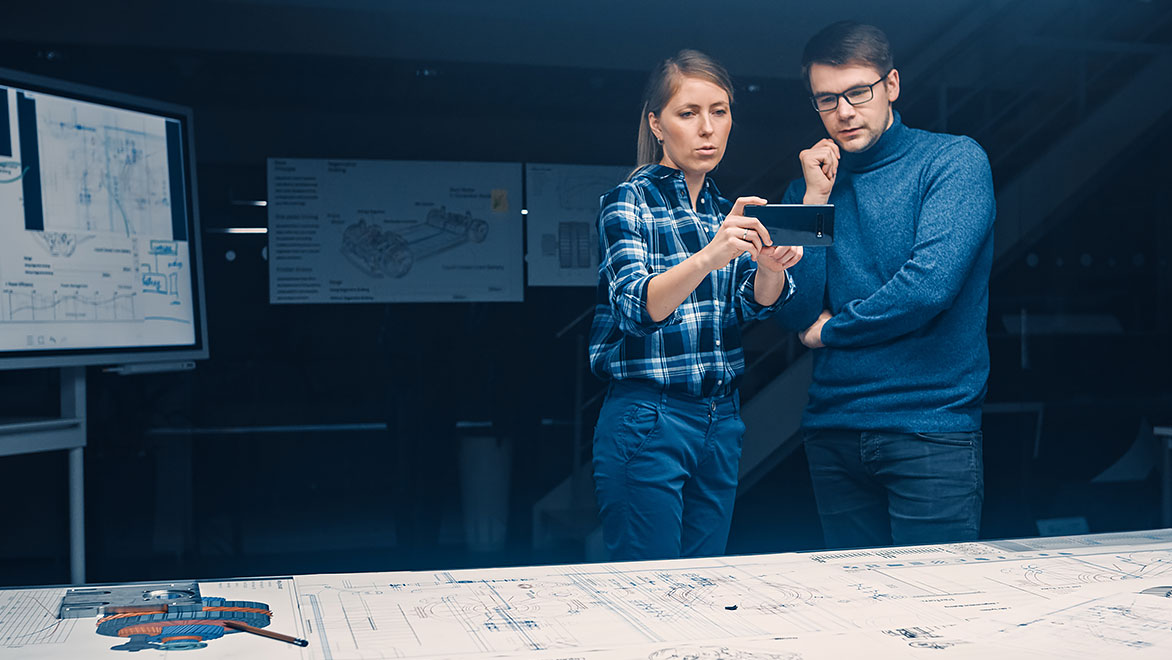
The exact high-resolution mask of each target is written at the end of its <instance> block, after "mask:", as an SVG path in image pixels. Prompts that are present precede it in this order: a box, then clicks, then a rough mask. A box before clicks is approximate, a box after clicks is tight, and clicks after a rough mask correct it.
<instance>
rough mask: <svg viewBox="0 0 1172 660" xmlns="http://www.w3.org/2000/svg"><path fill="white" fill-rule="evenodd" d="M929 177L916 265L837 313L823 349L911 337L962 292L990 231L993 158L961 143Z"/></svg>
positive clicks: (918, 232) (914, 255) (942, 157)
mask: <svg viewBox="0 0 1172 660" xmlns="http://www.w3.org/2000/svg"><path fill="white" fill-rule="evenodd" d="M927 177H928V180H927V183H926V188H925V194H924V200H923V203H922V205H921V207H920V217H919V220H918V222H917V225H916V235H915V245H914V247H913V249H912V255H911V258H910V259H908V261H907V263H905V264H904V265H903V266H902V267H901V268H900V269H899V271H897V272H896V273H895V276H894V277H892V278H891V280H890V281H888V282H887V283H886V284H884V285H883V286H882V287H880V288H879V290H878V291H876V292H875V293H873V294H871V295H870V296H869V297H867V298H865V299H859V300H853V301H851V302H849V303H847V304H846V305H844V306H843V307H842V309H840V310H835V315H834V316H833V317H832V318H831V319H830V320H829V321H827V322H826V325H824V326H823V327H822V343H824V344H825V345H827V346H830V347H842V348H845V347H857V346H870V345H874V344H879V343H882V342H885V341H889V340H891V339H894V338H896V337H899V336H902V335H905V334H907V333H909V332H913V331H915V330H917V329H919V328H921V327H923V326H924V325H926V324H927V323H928V322H929V321H931V320H932V319H933V318H935V317H936V315H938V314H939V313H940V312H942V311H944V310H946V309H948V308H949V307H950V306H951V305H952V302H953V300H955V298H956V296H957V294H958V293H959V292H960V290H961V288H962V287H963V285H964V283H965V280H966V279H967V278H968V276H969V273H970V272H971V271H972V269H973V265H974V263H976V260H977V258H978V256H979V255H980V253H981V250H982V247H983V246H984V245H985V243H986V242H987V241H989V240H991V235H992V231H993V218H994V216H995V213H996V209H995V202H994V198H993V176H992V173H991V171H990V168H989V159H988V158H987V157H986V156H985V152H984V151H983V150H982V149H981V148H980V146H978V145H977V143H976V142H974V141H973V140H971V139H968V138H965V139H962V140H958V141H957V142H956V143H955V144H953V145H950V146H949V147H947V148H945V149H944V150H942V152H941V154H940V155H939V156H938V157H937V161H936V162H935V163H934V164H933V165H932V167H931V171H930V173H929V174H928V175H927ZM799 284H801V282H800V281H799Z"/></svg>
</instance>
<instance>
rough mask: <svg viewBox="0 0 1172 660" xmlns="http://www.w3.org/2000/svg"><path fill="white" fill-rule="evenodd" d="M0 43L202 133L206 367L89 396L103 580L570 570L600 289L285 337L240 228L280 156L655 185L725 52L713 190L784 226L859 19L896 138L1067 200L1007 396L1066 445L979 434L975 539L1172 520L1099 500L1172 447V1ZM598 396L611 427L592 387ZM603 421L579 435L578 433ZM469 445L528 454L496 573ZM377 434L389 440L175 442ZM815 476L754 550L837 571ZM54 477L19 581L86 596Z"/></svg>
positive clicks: (426, 6)
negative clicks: (470, 477) (804, 60)
mask: <svg viewBox="0 0 1172 660" xmlns="http://www.w3.org/2000/svg"><path fill="white" fill-rule="evenodd" d="M4 13H5V17H4V20H3V22H0V66H2V67H5V68H11V69H17V70H23V71H28V72H32V73H38V74H42V75H47V76H52V77H56V78H61V79H65V80H70V81H76V82H81V83H85V84H89V85H94V86H99V87H106V88H110V89H114V90H117V91H122V92H129V93H134V94H139V95H143V96H148V97H153V98H159V99H164V100H168V101H173V102H177V103H181V104H185V105H189V106H191V107H193V108H194V111H195V116H196V133H197V138H196V139H197V145H196V146H197V154H198V156H199V167H198V177H199V186H200V189H199V193H200V206H201V212H202V218H201V220H202V223H203V226H204V228H205V231H206V232H207V233H205V235H204V263H205V273H206V278H207V281H206V290H207V300H208V312H207V313H208V320H209V331H210V345H211V351H212V358H211V359H210V360H208V361H206V362H203V363H201V364H200V365H199V367H198V368H197V369H196V370H195V371H194V372H186V373H181V374H159V375H148V376H136V377H119V376H112V375H108V374H104V373H102V372H101V371H100V370H98V369H93V368H91V369H90V370H89V372H88V376H89V398H88V409H89V416H90V419H89V446H88V447H87V450H86V471H87V483H86V499H87V514H86V517H87V532H88V535H89V545H88V561H89V578H90V580H91V581H107V580H129V579H153V578H174V577H180V576H181V577H202V576H226V575H247V574H275V573H286V572H321V571H334V570H376V569H384V570H385V569H395V568H422V567H433V566H469V565H491V564H501V563H540V562H551V561H578V560H581V559H582V558H583V557H584V556H585V555H584V550H583V543H582V540H581V538H580V535H579V536H575V533H574V532H573V530H572V529H570V531H567V532H566V533H565V534H564V535H563V536H562V537H559V538H558V539H556V540H555V541H554V542H552V543H543V544H541V546H540V547H539V548H537V549H535V548H534V543H533V538H532V536H533V524H532V521H533V507H534V504H535V503H536V501H537V500H538V499H539V498H540V497H542V496H543V495H545V494H546V493H547V492H548V491H549V490H550V489H551V488H553V487H554V486H556V485H557V484H559V483H561V482H562V481H563V480H564V479H566V478H567V476H568V475H569V474H570V471H571V466H572V465H573V464H575V460H576V459H575V457H574V456H573V450H572V438H573V425H572V424H571V422H572V421H573V420H574V419H575V387H576V383H578V382H579V381H578V377H577V374H578V373H579V371H580V367H581V366H582V365H581V363H582V360H583V357H582V354H581V352H580V349H579V345H578V343H577V342H578V337H579V335H581V334H582V333H583V332H584V331H585V330H586V328H587V327H588V323H589V318H588V316H587V317H586V318H585V319H584V320H581V321H578V322H577V323H576V324H575V323H574V322H575V320H576V319H579V318H581V317H582V314H583V312H586V311H587V310H588V309H589V308H590V306H591V304H592V292H591V291H590V290H588V289H583V288H528V289H526V292H525V302H524V303H508V304H505V303H499V304H487V303H476V304H432V305H426V304H401V305H355V306H336V305H316V306H270V305H269V304H268V282H267V264H266V263H265V261H264V259H263V257H262V248H263V247H264V245H265V238H264V236H263V235H238V234H230V235H229V234H222V233H215V230H216V229H222V228H226V227H250V226H252V227H263V226H265V225H266V217H265V213H264V209H262V208H257V207H253V206H247V205H241V204H239V203H234V202H241V201H246V200H257V199H263V198H264V196H265V159H266V158H267V157H271V156H285V157H345V158H378V159H404V160H411V159H420V160H467V161H516V162H562V163H582V164H624V163H630V162H631V161H632V159H633V153H634V136H635V132H636V129H637V121H638V109H639V105H638V103H639V95H640V92H641V88H642V85H643V82H644V80H645V76H646V72H647V71H648V70H649V69H650V67H651V66H652V65H653V64H654V63H655V61H657V60H658V59H660V58H662V57H665V56H667V55H669V54H671V53H673V52H675V51H676V50H677V49H679V48H681V47H695V48H700V49H702V50H705V51H707V52H709V53H710V54H712V55H714V56H715V57H717V58H718V59H720V60H721V61H723V62H724V63H725V64H726V66H727V67H728V68H729V69H730V71H731V73H732V74H733V76H734V78H735V81H736V84H737V104H736V106H735V110H734V118H735V128H734V130H733V134H732V139H731V142H730V146H729V150H728V156H727V157H726V159H725V161H724V163H722V165H721V167H720V169H719V171H718V172H717V173H716V174H715V176H716V178H717V180H718V181H719V183H720V184H721V187H722V189H723V190H724V191H725V193H726V194H728V195H729V196H735V195H740V194H758V195H762V196H765V197H769V196H773V197H778V196H779V195H780V191H781V190H783V189H784V185H785V183H786V182H787V181H788V180H789V179H791V178H792V177H794V176H797V174H798V168H797V166H796V162H797V161H796V154H797V152H798V151H799V150H800V149H802V148H804V147H806V146H808V145H809V144H812V143H813V142H814V141H816V140H817V139H818V138H819V137H820V136H821V132H820V124H819V122H818V119H817V116H816V115H815V114H814V113H813V111H811V110H810V109H809V106H808V104H807V102H806V100H805V92H804V89H803V86H802V83H801V81H799V80H798V79H797V68H798V58H799V55H800V50H801V47H802V45H803V44H804V42H805V39H806V38H808V36H809V35H811V34H812V33H813V32H814V31H816V30H817V29H818V28H820V27H822V26H823V25H825V24H828V23H830V22H832V21H834V20H838V19H841V18H856V19H860V20H864V21H868V22H873V23H875V24H877V25H879V26H881V27H882V28H884V29H885V30H886V31H887V32H888V34H889V36H890V37H891V40H892V43H893V46H894V50H895V54H896V64H897V66H898V67H899V68H900V70H901V72H902V73H903V84H904V95H905V96H904V98H903V99H901V101H900V102H899V103H898V104H897V108H898V109H900V110H901V112H903V114H904V119H905V121H906V123H908V124H909V125H912V126H917V127H924V128H930V129H934V130H947V131H949V132H957V133H964V134H969V135H972V136H974V137H975V138H976V139H977V140H978V141H979V142H980V143H981V144H982V145H983V146H984V147H985V148H986V150H987V151H988V152H989V155H990V159H991V162H992V163H993V167H994V178H995V182H996V184H997V187H998V191H999V193H1001V192H1003V191H1005V190H1008V189H1010V187H1011V186H1012V185H1014V184H1015V182H1017V185H1018V188H1016V189H1015V190H1019V191H1020V192H1019V194H1023V195H1028V196H1032V197H1037V198H1038V199H1042V200H1045V201H1046V204H1044V205H1043V207H1044V208H1046V209H1047V211H1046V212H1045V214H1044V217H1037V218H1031V219H1030V221H1031V224H1030V228H1029V231H1028V232H1025V233H1024V235H1023V236H1022V238H1021V239H1020V240H1015V241H1014V243H1013V245H1012V249H1007V251H1006V252H1005V253H1004V254H1003V255H1001V256H1000V257H999V259H998V262H997V265H996V266H995V271H994V276H993V280H992V292H991V299H990V314H989V337H990V347H991V351H992V354H993V371H992V376H991V379H990V388H989V400H990V402H992V403H997V404H1023V403H1025V404H1029V405H1028V406H1026V407H1025V409H1027V410H1035V409H1038V408H1039V407H1040V409H1043V410H1044V411H1045V412H1044V423H1043V424H1042V425H1041V426H1039V425H1038V424H1037V420H1036V416H1035V414H1034V413H1031V412H1023V413H999V414H993V415H990V416H989V417H988V419H987V421H986V438H987V440H986V442H987V445H988V446H987V448H986V452H987V480H988V484H987V491H988V501H987V506H986V515H985V521H984V531H983V533H984V535H985V536H987V537H997V536H1002V537H1004V536H1020V535H1031V534H1036V533H1039V531H1040V527H1039V522H1038V521H1043V524H1042V526H1041V528H1042V529H1043V530H1044V529H1048V528H1046V527H1045V523H1046V521H1053V520H1055V519H1070V520H1069V521H1068V525H1073V527H1067V528H1068V529H1073V528H1078V527H1079V526H1080V525H1085V527H1086V529H1088V530H1090V531H1108V530H1115V529H1135V528H1147V527H1154V526H1156V525H1158V524H1159V508H1158V502H1159V482H1158V478H1159V477H1158V474H1157V473H1156V472H1155V471H1154V470H1152V469H1147V470H1144V469H1140V470H1137V472H1136V474H1135V475H1134V476H1133V478H1131V479H1130V480H1128V481H1123V482H1119V483H1111V484H1103V483H1092V482H1091V480H1092V478H1093V477H1095V476H1096V475H1097V474H1099V473H1100V472H1102V471H1103V470H1104V469H1105V468H1107V467H1108V466H1109V465H1111V464H1112V463H1113V462H1115V461H1116V459H1118V458H1119V457H1120V456H1122V455H1123V454H1124V453H1125V452H1126V451H1127V450H1128V448H1129V447H1131V446H1132V444H1133V442H1135V441H1136V440H1137V438H1139V439H1140V441H1141V444H1142V443H1144V442H1148V440H1145V438H1147V437H1148V436H1146V435H1145V429H1146V428H1148V427H1150V426H1151V425H1152V424H1159V423H1164V424H1168V423H1172V403H1170V401H1172V295H1170V293H1172V275H1170V273H1172V270H1170V268H1169V264H1168V260H1169V256H1170V254H1172V230H1170V229H1169V220H1170V215H1172V213H1170V211H1169V208H1170V202H1172V199H1170V196H1172V195H1170V193H1169V192H1168V190H1169V188H1168V185H1167V180H1168V175H1169V174H1172V162H1170V158H1172V157H1170V156H1169V154H1170V153H1172V137H1169V133H1168V131H1167V130H1166V127H1167V126H1168V125H1169V123H1170V120H1172V88H1170V87H1168V86H1167V84H1166V83H1165V84H1163V85H1154V86H1142V85H1139V86H1138V87H1139V88H1138V89H1133V87H1134V86H1137V85H1138V83H1137V82H1136V81H1142V80H1143V79H1144V78H1143V76H1144V75H1145V74H1146V73H1147V72H1150V71H1151V70H1152V68H1153V67H1158V66H1161V63H1162V62H1164V61H1165V60H1166V59H1167V58H1168V57H1169V56H1170V55H1169V54H1170V53H1172V11H1170V7H1169V3H1168V2H1165V1H1162V0H1152V1H1151V2H1140V1H1123V2H1119V1H1115V2H1109V1H1107V0H1083V1H1074V2H1069V1H1065V0H1063V1H1061V2H1059V1H1058V0H1052V1H1043V0H1037V1H1036V2H1026V3H1013V2H1005V1H1000V2H998V1H992V0H988V1H974V0H968V1H963V0H955V1H946V2H939V1H929V0H921V1H913V0H901V1H890V2H866V3H864V2H861V1H855V0H850V1H846V2H839V3H797V2H784V3H782V2H776V3H764V2H750V1H748V0H735V1H730V2H725V3H721V4H720V5H713V4H712V3H706V2H705V3H702V2H694V1H692V0H681V1H679V2H675V3H672V4H671V6H670V8H665V7H664V6H663V5H662V4H661V3H632V2H612V1H610V0H605V1H599V2H589V3H576V4H575V5H574V6H571V5H570V4H569V3H549V2H546V3H538V2H521V1H520V0H514V1H510V2H487V3H486V2H467V1H457V0H448V1H445V2H428V3H405V2H403V3H400V2H375V1H374V0H366V1H360V0H346V1H335V2H326V1H324V0H322V1H314V0H302V1H289V2H278V1H276V0H232V1H221V2H182V3H181V2H175V3H158V2H130V3H121V4H119V8H118V9H113V8H112V7H107V6H102V3H81V2H64V3H37V4H34V3H22V4H21V5H20V6H14V7H8V8H5V10H4ZM1120 97H1122V98H1123V99H1124V100H1126V99H1131V100H1130V101H1126V102H1122V103H1120V102H1119V100H1120ZM1112 101H1115V103H1114V104H1112ZM1103 113H1108V116H1107V117H1106V118H1104V117H1103V116H1102V115H1103ZM1099 126H1106V127H1107V128H1104V129H1100V128H1098V127H1099ZM1124 129H1128V130H1124ZM1064 140H1065V141H1070V140H1075V141H1082V142H1085V144H1086V151H1087V152H1088V153H1093V154H1096V156H1095V157H1094V158H1091V159H1089V161H1087V162H1084V161H1083V160H1077V159H1075V160H1069V161H1066V162H1065V163H1064V164H1063V165H1062V166H1061V167H1058V168H1053V167H1052V168H1051V170H1053V171H1054V172H1056V174H1057V179H1058V181H1059V182H1060V184H1062V182H1065V183H1064V184H1063V185H1055V186H1051V187H1048V188H1040V187H1037V186H1034V187H1030V186H1023V185H1021V182H1023V181H1025V182H1028V181H1030V180H1032V179H1029V177H1030V176H1031V172H1032V171H1033V170H1031V168H1032V167H1033V168H1036V167H1037V166H1038V165H1039V163H1042V164H1045V163H1046V162H1047V161H1046V156H1047V154H1049V153H1052V152H1053V150H1054V149H1055V146H1056V145H1060V144H1063V141H1064ZM1064 186H1065V187H1064ZM600 192H601V191H600ZM999 201H1000V200H999ZM1003 207H1004V204H1003ZM229 251H231V252H233V253H234V254H235V258H234V259H233V260H228V259H227V254H228V252H229ZM1023 315H1025V316H1026V318H1027V319H1032V322H1028V324H1027V327H1032V328H1034V330H1033V331H1030V332H1027V333H1026V334H1025V335H1024V339H1023V334H1022V333H1021V332H1020V323H1021V321H1020V320H1021V318H1022V316H1023ZM1104 318H1106V319H1109V322H1108V323H1107V326H1108V329H1107V330H1103V329H1102V328H1103V327H1104V326H1103V325H1102V324H1101V323H1099V324H1097V323H1096V320H1099V321H1101V320H1102V319H1104ZM777 341H778V342H791V343H792V340H791V339H789V338H782V339H778V340H777ZM786 346H787V348H786V350H785V351H783V353H785V355H784V356H783V357H781V358H778V359H774V360H763V361H762V362H760V364H759V365H758V366H757V367H755V369H756V372H755V373H751V374H750V377H751V379H752V380H753V381H754V382H757V383H760V382H768V380H770V379H772V378H773V377H775V376H776V375H777V374H779V373H781V372H782V371H783V370H784V368H785V367H786V366H787V364H788V362H789V360H790V359H792V358H793V357H794V356H795V355H796V353H797V351H796V349H794V348H793V347H792V346H790V345H789V344H786ZM759 348H761V347H759ZM761 350H762V351H767V350H769V349H766V348H761ZM56 378H57V376H56V374H55V373H54V372H51V371H18V372H0V416H20V417H27V416H35V415H52V414H55V412H56V410H55V400H56V394H55V392H56V387H57V385H56ZM582 383H583V387H584V394H585V395H586V397H587V398H589V397H590V396H593V395H594V394H596V393H597V392H598V390H599V388H600V386H601V385H600V383H598V382H597V381H594V380H593V379H591V378H590V377H589V376H587V377H586V378H585V379H584V380H583V381H582ZM750 394H751V393H750ZM1030 406H1033V407H1030ZM1004 407H1007V408H1012V406H1004ZM596 410H597V406H596V405H595V406H593V407H587V408H586V409H585V410H583V411H582V419H583V421H582V424H581V427H582V429H583V433H584V434H585V437H587V438H588V437H589V433H590V430H591V428H592V425H593V419H592V417H591V416H592V415H594V414H596ZM460 420H490V421H492V422H493V423H494V425H495V426H494V431H493V433H494V434H495V435H497V436H500V437H502V438H504V437H507V438H509V441H510V442H511V443H512V455H511V459H510V468H511V480H510V489H509V500H508V502H509V504H508V508H509V512H510V518H509V527H508V542H507V544H506V546H505V548H504V549H502V550H499V551H495V552H488V553H485V552H475V551H473V550H472V549H470V547H469V545H468V544H467V542H466V539H465V536H464V534H463V531H462V527H461V521H462V510H463V508H464V507H463V504H462V501H461V487H462V486H461V477H460V470H459V464H460V461H459V456H460V451H461V449H460V448H461V446H462V440H461V437H460V435H461V434H460V432H458V431H457V429H456V424H457V422H458V421H460ZM356 422H376V423H385V424H386V425H387V427H388V430H387V431H355V432H345V431H319V432H306V433H264V432H260V431H254V432H243V433H236V434H215V433H211V434H203V435H194V436H187V435H176V434H173V433H168V432H167V430H168V429H170V430H174V429H209V428H222V427H241V428H247V427H262V426H272V425H290V424H344V423H356ZM1143 446H1144V447H1147V445H1143ZM1145 451H1146V449H1145ZM579 458H580V457H579ZM1146 460H1147V463H1146V465H1148V467H1150V466H1151V464H1152V463H1151V461H1152V456H1151V455H1147V456H1146ZM804 461H805V459H804V456H803V455H802V453H801V451H800V450H798V451H797V452H795V453H793V454H791V455H789V456H788V457H787V458H785V460H783V461H781V462H780V463H779V464H778V465H777V467H776V468H774V469H773V470H772V471H771V472H770V473H769V474H768V475H766V476H765V477H764V478H762V479H760V480H759V481H757V482H756V483H755V485H753V486H752V487H751V488H748V489H746V491H745V492H744V493H743V494H742V497H741V498H740V500H739V502H738V509H737V514H736V518H735V519H734V526H733V532H732V537H731V538H730V547H729V550H730V552H770V551H785V550H793V549H803V548H812V547H817V546H818V545H819V543H820V536H819V534H820V531H819V529H818V523H817V516H816V514H815V512H814V508H813V498H812V494H811V493H810V487H809V483H808V477H807V476H806V475H805V465H804ZM65 474H66V472H65V458H64V456H63V455H61V454H60V453H57V454H53V453H45V454H34V455H26V456H18V457H9V458H5V459H3V460H0V497H2V498H3V501H4V502H5V503H6V505H5V506H3V507H2V508H0V511H3V524H2V525H0V584H31V583H46V582H62V581H66V580H67V579H68V561H67V545H68V544H67V515H66V512H67V509H66V479H65ZM583 520H584V521H585V522H583ZM588 523H589V520H588V516H587V517H585V518H583V519H582V520H579V521H576V522H573V521H571V522H570V523H567V525H566V527H567V528H574V527H575V525H577V526H584V525H588Z"/></svg>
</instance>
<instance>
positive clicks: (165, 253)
mask: <svg viewBox="0 0 1172 660" xmlns="http://www.w3.org/2000/svg"><path fill="white" fill-rule="evenodd" d="M194 165H195V158H194V154H193V153H192V126H191V112H190V110H189V109H187V108H183V107H179V106H173V105H170V104H165V103H161V102H155V101H149V100H146V99H140V98H134V97H128V96H124V95H121V94H117V93H112V92H106V91H103V90H99V89H93V88H86V87H80V86H76V85H72V84H69V83H62V82H59V81H53V80H48V79H45V78H40V77H34V76H28V75H25V74H19V73H15V72H11V71H4V70H2V69H0V368H26V367H35V366H68V365H84V364H114V363H123V362H146V361H164V360H180V359H195V358H202V357H207V341H206V323H205V321H204V315H203V310H204V307H203V291H202V286H201V282H202V278H201V273H200V268H199V266H200V262H199V223H198V212H197V208H198V205H197V203H196V202H197V200H196V186H195V172H194Z"/></svg>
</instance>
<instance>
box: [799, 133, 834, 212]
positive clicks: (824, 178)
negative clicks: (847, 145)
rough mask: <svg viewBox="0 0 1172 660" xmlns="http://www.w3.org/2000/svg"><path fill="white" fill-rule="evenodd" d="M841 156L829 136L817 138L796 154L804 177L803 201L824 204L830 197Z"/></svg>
mask: <svg viewBox="0 0 1172 660" xmlns="http://www.w3.org/2000/svg"><path fill="white" fill-rule="evenodd" d="M841 157H842V153H841V152H840V151H839V149H838V145H837V144H835V142H834V140H831V139H830V138H824V139H822V140H819V141H818V143H817V144H815V145H814V146H812V147H810V148H809V149H806V150H805V151H802V152H801V153H799V154H798V161H799V162H800V163H801V164H802V176H803V177H805V179H806V197H805V199H803V202H804V203H806V204H825V203H826V200H828V199H830V191H831V190H833V189H834V181H835V179H837V178H838V161H839V159H840V158H841Z"/></svg>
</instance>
